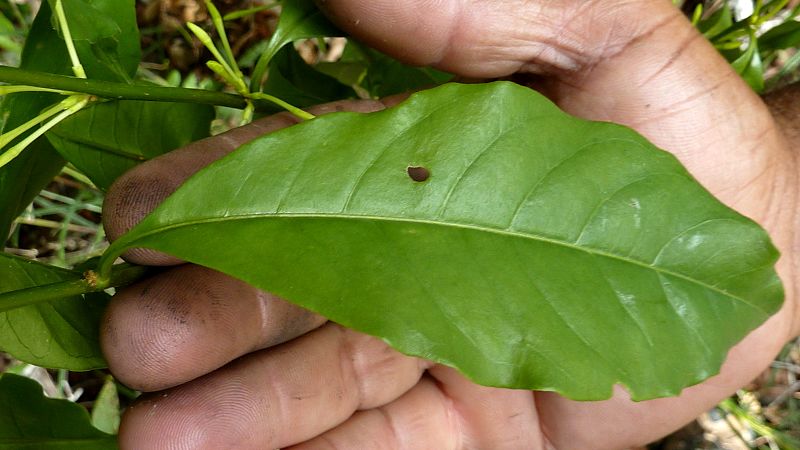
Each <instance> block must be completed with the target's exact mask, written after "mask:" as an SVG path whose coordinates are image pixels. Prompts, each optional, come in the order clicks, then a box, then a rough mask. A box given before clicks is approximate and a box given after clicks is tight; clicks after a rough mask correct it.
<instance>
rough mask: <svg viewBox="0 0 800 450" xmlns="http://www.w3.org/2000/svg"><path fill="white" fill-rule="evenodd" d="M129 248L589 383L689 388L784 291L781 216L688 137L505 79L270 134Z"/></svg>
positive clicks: (510, 375) (335, 312)
mask: <svg viewBox="0 0 800 450" xmlns="http://www.w3.org/2000/svg"><path fill="white" fill-rule="evenodd" d="M478 124H479V125H478ZM355 136H357V138H354V137H355ZM409 167H419V168H425V169H426V170H427V171H428V177H427V179H426V180H425V181H415V180H412V179H411V177H410V176H409V175H410V171H409ZM423 178H424V177H420V179H423ZM197 242H202V243H203V245H197ZM130 247H148V248H154V249H158V250H161V251H165V252H167V253H170V254H173V255H177V256H179V257H181V258H184V259H187V260H189V261H192V262H195V263H198V264H202V265H205V266H209V267H213V268H215V269H218V270H220V271H222V272H225V273H228V274H231V275H233V276H235V277H238V278H240V279H242V280H244V281H246V282H248V283H251V284H253V285H254V286H257V287H259V288H261V289H265V290H269V291H271V292H274V293H276V294H278V295H281V296H283V297H284V298H286V299H288V300H290V301H292V302H295V303H297V304H299V305H302V306H304V307H306V308H309V309H311V310H314V311H317V312H319V313H321V314H323V315H325V316H327V317H328V318H330V319H331V320H334V321H336V322H339V323H341V324H343V325H345V326H348V327H352V328H355V329H357V330H360V331H363V332H366V333H369V334H372V335H376V336H380V337H382V338H383V339H384V340H386V341H387V342H388V343H390V344H391V345H392V346H394V347H395V348H397V349H399V350H400V351H402V352H404V353H407V354H411V355H417V356H421V357H424V358H428V359H432V360H434V361H438V362H441V363H444V364H448V365H451V366H455V367H457V368H458V369H460V370H461V371H462V372H463V373H465V374H466V375H467V376H469V377H470V378H472V379H473V380H475V381H477V382H479V383H481V384H485V385H492V386H503V387H514V388H525V389H544V390H554V391H558V392H561V393H562V394H564V395H566V396H568V397H570V398H574V399H584V400H588V399H603V398H607V397H608V396H610V395H611V388H612V386H613V385H614V384H615V383H622V384H623V385H625V386H627V387H628V388H629V390H630V392H631V394H632V396H633V398H634V399H637V400H641V399H647V398H653V397H659V396H667V395H674V394H676V393H678V392H679V391H680V390H681V389H682V388H683V387H685V386H688V385H691V384H694V383H697V382H699V381H701V380H702V379H704V378H707V377H709V376H711V375H713V374H715V373H717V371H718V370H719V367H720V364H721V363H722V360H723V359H724V357H725V354H726V352H727V350H728V348H729V347H730V346H732V345H733V344H734V343H736V342H737V341H738V340H740V339H741V338H742V337H743V336H744V335H745V334H746V333H747V332H748V331H749V330H751V329H753V328H754V327H756V326H757V325H758V324H760V323H761V322H763V321H764V320H765V319H766V318H767V317H768V316H769V315H770V314H772V313H774V312H775V311H777V310H778V308H779V306H780V304H781V301H782V296H783V290H782V286H781V284H780V280H779V279H778V277H777V276H776V274H775V272H774V270H773V268H772V266H773V264H774V263H775V261H776V259H777V256H778V254H777V251H776V250H775V249H774V247H773V246H772V245H771V243H770V242H769V239H768V237H767V235H766V233H765V232H764V231H763V230H762V229H761V228H759V227H758V226H757V225H756V224H755V223H753V222H752V221H750V220H748V219H747V218H745V217H742V216H741V215H739V214H737V213H736V212H734V211H732V210H730V209H729V208H727V207H725V206H724V205H723V204H721V203H720V202H718V201H717V200H716V199H714V198H713V196H711V195H710V194H709V193H708V192H707V191H705V190H704V189H703V188H702V187H701V186H700V185H699V184H698V183H697V182H696V181H695V180H694V179H693V178H692V177H691V176H690V175H689V174H688V173H687V172H686V170H685V169H684V168H683V167H682V166H681V165H680V163H679V162H678V161H677V160H676V159H675V158H674V157H673V156H672V155H670V154H669V153H666V152H664V151H661V150H658V149H657V148H655V147H654V146H653V145H652V144H650V143H648V142H647V141H646V140H645V139H644V138H642V137H641V136H640V135H638V134H637V133H635V132H634V131H632V130H629V129H627V128H624V127H621V126H618V125H614V124H609V123H599V122H588V121H583V120H579V119H576V118H573V117H570V116H568V115H566V114H565V113H563V112H561V111H560V110H558V109H557V108H556V107H555V106H554V105H553V104H552V103H550V102H549V101H548V100H546V99H545V98H544V97H542V96H541V95H539V94H537V93H535V92H533V91H532V90H529V89H526V88H524V87H521V86H518V85H515V84H512V83H505V82H499V83H492V84H486V85H455V84H451V85H444V86H442V87H439V88H435V89H432V90H429V91H424V92H421V93H418V94H415V95H413V96H412V97H411V98H410V99H409V100H407V101H406V102H404V103H402V104H401V105H399V106H397V107H395V108H391V109H388V110H385V111H381V112H377V113H372V114H368V115H364V114H355V113H336V114H331V115H325V116H323V117H320V118H317V119H314V120H311V121H308V122H304V123H302V124H300V125H298V126H295V127H290V128H287V129H284V130H281V131H278V132H276V133H274V134H270V135H267V136H263V137H261V138H259V139H257V140H255V141H253V142H252V143H250V144H247V145H245V146H243V147H241V148H240V149H239V150H237V151H236V152H234V153H232V154H231V155H229V156H228V157H226V158H223V159H222V160H220V161H218V162H216V163H214V164H212V165H211V166H209V167H207V168H206V169H204V170H203V171H201V172H199V173H198V174H196V175H195V176H194V177H192V178H191V179H190V180H188V181H187V182H186V183H185V184H184V185H183V186H182V187H181V188H180V189H178V191H177V192H176V193H175V194H173V195H172V196H171V197H170V198H168V199H167V200H166V202H164V203H163V204H162V205H161V206H160V207H159V208H158V209H156V210H155V211H154V212H153V213H152V214H151V215H150V216H148V217H147V218H146V219H145V220H144V221H142V222H141V223H140V224H139V225H138V226H136V227H135V228H134V229H133V230H131V231H130V232H129V233H128V234H127V235H125V236H123V237H122V238H121V239H120V240H118V241H116V242H115V243H114V244H113V245H112V248H111V250H110V251H109V252H108V253H107V254H106V256H105V257H104V258H106V261H110V260H112V259H113V258H115V257H116V255H118V254H119V253H120V252H122V251H124V250H125V249H126V248H130ZM263 261H268V262H269V263H268V264H262V263H261V262H263Z"/></svg>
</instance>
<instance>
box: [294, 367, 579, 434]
mask: <svg viewBox="0 0 800 450" xmlns="http://www.w3.org/2000/svg"><path fill="white" fill-rule="evenodd" d="M429 372H430V374H431V375H432V377H429V378H426V379H423V381H421V382H420V384H418V385H417V386H416V387H414V389H412V390H411V391H409V392H408V393H406V394H405V395H403V396H402V397H400V398H399V399H398V400H396V401H394V402H392V403H389V404H388V405H386V406H382V407H380V408H375V409H371V410H367V411H361V412H358V413H356V414H354V415H353V417H352V418H350V419H349V420H348V421H347V422H345V423H343V424H342V425H340V426H338V427H336V428H334V429H333V430H331V431H328V432H326V433H324V434H322V435H320V436H317V437H316V438H314V439H312V440H310V441H308V442H305V443H303V444H300V445H298V446H296V447H291V450H312V449H344V448H348V449H350V448H351V449H362V448H363V449H376V450H377V449H398V450H401V449H402V450H405V449H409V450H410V449H432V448H435V449H442V450H445V449H469V448H473V449H484V448H486V449H488V448H491V449H496V450H504V449H508V450H516V449H523V448H524V449H531V450H542V449H544V448H545V447H544V440H543V437H542V435H541V433H540V431H539V427H538V421H537V415H536V408H535V407H534V403H533V394H532V393H531V392H530V391H518V390H510V389H496V388H488V387H484V386H478V385H476V384H474V383H472V382H470V381H469V380H467V379H465V378H464V377H463V376H461V375H459V374H458V373H457V372H456V371H455V370H453V369H451V368H447V367H444V366H436V367H435V368H432V369H430V370H429ZM560 448H570V447H569V446H565V447H560ZM587 448H588V447H587Z"/></svg>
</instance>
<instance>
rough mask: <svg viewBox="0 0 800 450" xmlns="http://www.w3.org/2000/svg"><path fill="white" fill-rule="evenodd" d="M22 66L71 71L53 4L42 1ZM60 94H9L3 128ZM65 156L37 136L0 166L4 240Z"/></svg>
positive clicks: (0, 111)
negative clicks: (56, 28)
mask: <svg viewBox="0 0 800 450" xmlns="http://www.w3.org/2000/svg"><path fill="white" fill-rule="evenodd" d="M20 67H22V68H23V69H30V70H41V71H44V72H51V73H61V74H66V73H68V68H69V59H68V57H67V54H66V51H65V50H64V47H63V42H62V41H61V40H60V39H59V38H58V35H57V34H56V33H55V31H53V29H52V28H50V8H49V6H48V5H47V3H43V4H42V5H41V7H40V9H39V14H38V15H37V16H36V19H35V20H34V22H33V25H32V26H31V29H30V32H29V33H28V39H27V40H26V41H25V48H24V50H23V52H22V61H21V63H20ZM58 98H59V96H58V95H54V94H45V93H40V92H26V93H18V94H12V95H7V96H5V97H3V102H2V104H0V117H2V118H4V119H5V120H3V127H2V129H3V131H10V130H12V129H14V128H16V127H17V126H19V125H22V124H23V123H25V122H27V121H28V120H30V119H32V118H33V117H35V116H37V115H38V114H39V113H40V112H41V110H42V109H44V108H45V107H47V106H49V105H51V104H53V103H55V102H56V101H57V100H58ZM63 165H64V160H63V159H61V157H60V156H59V155H58V153H56V152H55V151H54V150H53V148H52V147H51V146H50V143H48V142H47V139H37V140H36V141H34V142H33V143H32V144H31V145H30V146H29V147H28V148H27V149H26V151H25V152H24V153H22V154H21V155H20V156H18V157H17V158H16V159H14V160H13V161H12V162H11V163H9V164H7V165H5V166H3V167H0V237H2V239H3V240H4V241H5V238H6V236H7V235H8V230H9V228H10V226H11V222H12V221H13V220H14V218H16V217H17V216H18V215H19V213H21V212H22V210H23V209H25V207H27V206H28V204H29V203H30V202H31V201H32V200H33V198H34V197H35V196H36V194H38V193H39V191H41V190H42V188H44V187H45V185H46V184H47V183H48V182H49V181H50V180H52V179H53V177H54V176H56V175H57V174H58V172H59V171H60V170H61V167H62V166H63Z"/></svg>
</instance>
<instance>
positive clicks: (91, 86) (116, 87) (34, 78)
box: [0, 65, 275, 112]
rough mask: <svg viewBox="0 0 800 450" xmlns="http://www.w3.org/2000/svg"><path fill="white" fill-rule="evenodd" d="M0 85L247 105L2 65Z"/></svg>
mask: <svg viewBox="0 0 800 450" xmlns="http://www.w3.org/2000/svg"><path fill="white" fill-rule="evenodd" d="M0 82H5V83H12V84H22V85H26V86H35V87H43V88H49V89H58V90H62V91H70V92H81V93H84V94H90V95H95V96H97V97H102V98H107V99H115V100H146V101H165V102H180V103H200V104H205V105H217V106H227V107H230V108H238V109H244V108H245V107H246V106H247V101H246V99H245V98H244V97H242V96H240V95H234V94H227V93H224V92H215V91H207V90H203V89H187V88H178V87H163V86H152V85H148V84H126V83H115V82H111V81H101V80H89V79H83V78H75V77H68V76H64V75H55V74H52V73H46V72H36V71H30V70H25V69H18V68H16V67H8V66H2V65H0ZM255 103H256V109H259V110H262V111H267V112H274V110H275V108H274V107H273V106H272V105H271V104H270V103H268V102H266V101H264V102H255ZM259 105H260V107H259Z"/></svg>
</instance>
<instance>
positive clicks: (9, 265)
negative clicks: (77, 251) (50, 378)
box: [0, 253, 109, 370]
mask: <svg viewBox="0 0 800 450" xmlns="http://www.w3.org/2000/svg"><path fill="white" fill-rule="evenodd" d="M80 278H81V274H79V273H77V272H73V271H70V270H64V269H59V268H57V267H53V266H47V265H44V264H41V263H38V262H35V261H30V260H27V259H23V258H18V257H14V256H11V255H8V254H4V253H0V293H3V292H9V291H14V290H18V289H24V288H29V287H34V286H39V285H45V284H50V283H57V282H60V281H69V280H78V279H80ZM108 299H109V296H108V295H107V294H105V293H102V292H101V293H95V294H87V295H86V296H83V297H81V296H70V297H65V298H62V299H59V300H56V301H53V302H49V303H39V304H36V305H31V306H25V307H22V308H17V309H12V310H10V311H7V312H0V350H2V351H4V352H6V353H9V354H10V355H12V356H13V357H15V358H17V359H19V360H21V361H25V362H27V363H31V364H35V365H37V366H43V367H50V368H63V369H70V370H89V369H96V368H101V367H105V365H106V364H105V360H104V359H103V355H102V353H101V352H100V345H99V342H98V335H99V331H98V324H99V323H100V317H101V316H102V314H103V310H104V309H105V306H106V304H107V303H108ZM0 306H2V305H0Z"/></svg>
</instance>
